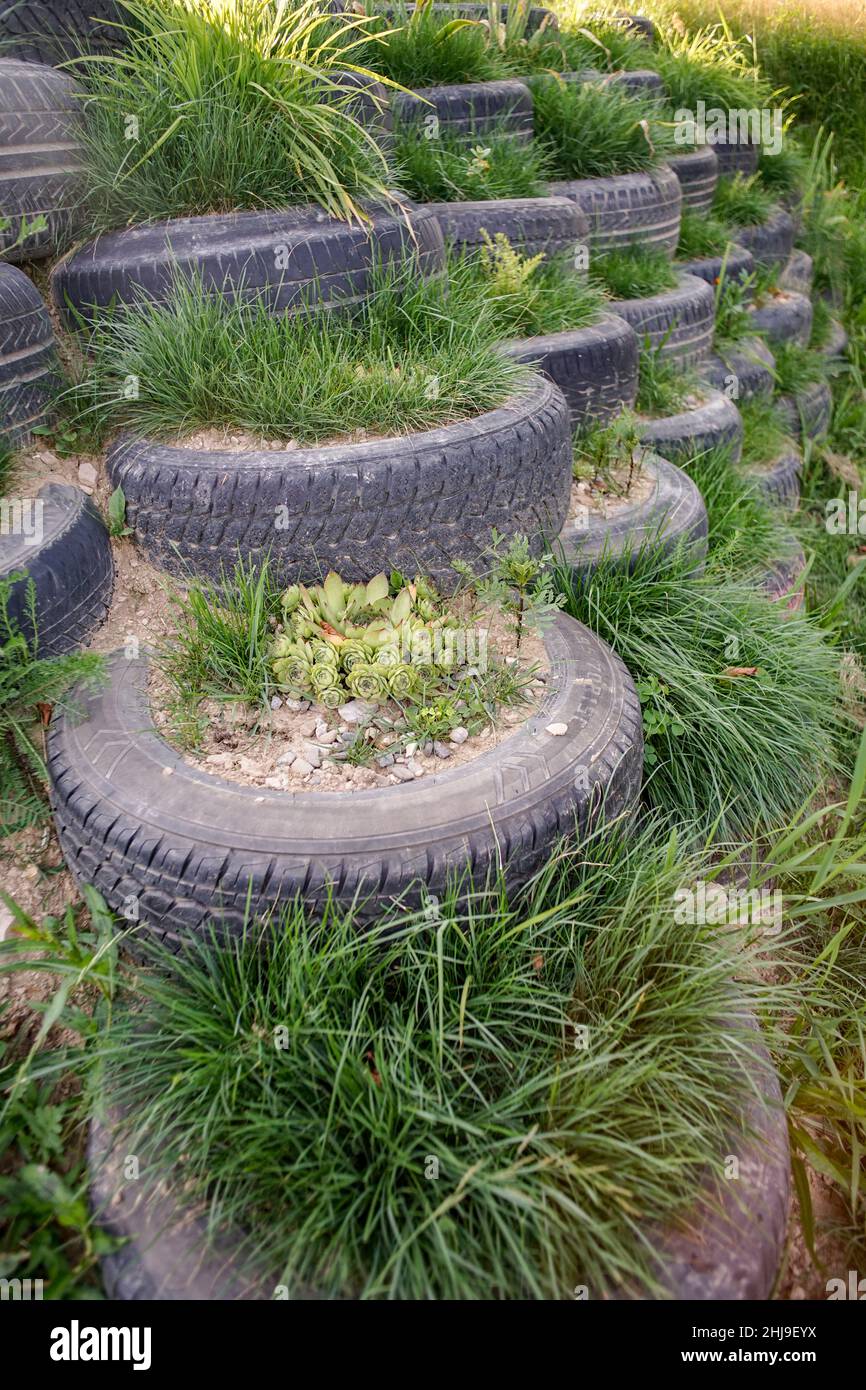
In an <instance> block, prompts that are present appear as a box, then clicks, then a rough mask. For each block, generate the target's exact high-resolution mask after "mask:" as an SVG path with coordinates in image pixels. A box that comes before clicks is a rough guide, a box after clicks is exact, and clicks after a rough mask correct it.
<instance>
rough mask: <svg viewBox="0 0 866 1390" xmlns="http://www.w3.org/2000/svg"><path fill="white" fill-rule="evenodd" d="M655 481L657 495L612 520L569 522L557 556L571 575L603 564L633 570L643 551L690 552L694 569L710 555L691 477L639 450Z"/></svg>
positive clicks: (704, 512) (591, 516)
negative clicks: (643, 549)
mask: <svg viewBox="0 0 866 1390" xmlns="http://www.w3.org/2000/svg"><path fill="white" fill-rule="evenodd" d="M638 452H639V453H640V454H641V457H642V466H643V467H644V468H646V469H647V470H648V471H649V472H650V473H651V474H652V475H653V477H654V479H655V490H654V491H653V492H652V494H651V495H650V496H649V497H647V498H645V499H644V500H643V501H641V502H636V503H635V504H634V505H633V506H631V507H628V508H625V509H623V510H622V511H619V512H616V513H615V514H614V515H613V516H611V517H602V516H599V515H597V514H593V513H590V512H589V511H588V509H587V514H586V515H584V516H582V517H581V518H580V519H579V520H575V519H571V520H569V521H567V522H566V524H565V526H564V527H563V529H562V534H561V535H560V537H559V543H558V545H557V546H556V553H557V554H558V555H559V556H560V557H561V559H562V561H563V562H564V563H565V564H567V565H570V566H571V568H572V570H573V571H576V572H578V573H581V574H586V573H591V572H592V571H593V570H594V569H595V568H596V566H597V565H598V563H599V561H600V560H602V559H604V560H608V561H611V562H616V563H622V564H623V565H625V566H627V567H629V568H630V567H631V566H632V565H633V563H634V561H635V559H636V557H637V555H638V552H639V551H640V549H641V547H643V546H651V547H653V548H655V547H658V548H659V549H660V550H661V552H662V553H663V554H665V555H670V554H673V552H674V551H675V550H677V549H678V547H679V546H681V545H682V546H685V547H687V549H688V553H689V557H690V558H691V560H692V561H693V563H694V567H695V570H696V571H697V570H699V569H702V568H703V563H704V560H705V558H706V553H707V509H706V507H705V505H704V499H703V497H702V496H701V494H700V493H699V491H698V489H697V488H696V487H695V484H694V483H693V482H692V480H691V478H689V477H688V475H687V474H685V473H684V472H683V471H682V469H680V468H677V467H676V466H675V465H674V464H673V463H670V462H669V460H667V459H665V458H661V457H660V456H659V455H658V454H656V453H652V454H648V453H644V452H643V451H642V450H639V451H638Z"/></svg>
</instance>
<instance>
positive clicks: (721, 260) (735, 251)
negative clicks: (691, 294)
mask: <svg viewBox="0 0 866 1390" xmlns="http://www.w3.org/2000/svg"><path fill="white" fill-rule="evenodd" d="M675 266H676V269H677V270H681V271H683V273H684V274H685V275H697V277H698V279H699V280H706V282H707V284H708V285H712V286H713V288H715V286H716V285H717V284H718V282H719V280H720V279H721V277H722V274H724V276H725V279H726V280H731V281H733V280H737V281H742V280H745V279H747V278H748V276H750V275H752V274H753V273H754V270H755V262H754V260H753V258H752V253H751V251H747V250H746V248H745V246H738V245H737V244H736V242H731V243H730V245H729V247H728V250H727V252H726V253H725V254H723V255H721V256H702V257H701V259H700V260H696V261H676V262H675Z"/></svg>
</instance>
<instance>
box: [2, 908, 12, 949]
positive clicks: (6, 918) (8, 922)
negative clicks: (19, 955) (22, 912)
mask: <svg viewBox="0 0 866 1390" xmlns="http://www.w3.org/2000/svg"><path fill="white" fill-rule="evenodd" d="M14 921H15V918H14V917H13V916H12V913H11V912H10V911H9V908H8V907H0V941H3V940H4V939H5V938H6V935H7V934H8V931H9V928H10V927H11V926H12V924H13V922H14Z"/></svg>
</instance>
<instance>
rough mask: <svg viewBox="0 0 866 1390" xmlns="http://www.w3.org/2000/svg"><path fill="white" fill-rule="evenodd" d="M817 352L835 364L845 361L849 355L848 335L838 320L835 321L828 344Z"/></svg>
mask: <svg viewBox="0 0 866 1390" xmlns="http://www.w3.org/2000/svg"><path fill="white" fill-rule="evenodd" d="M816 352H818V354H819V355H820V356H821V357H823V358H825V359H826V360H827V361H828V362H832V363H834V364H838V363H840V362H843V361H844V360H845V357H846V356H847V353H848V334H847V332H846V331H845V329H844V328H843V327H842V324H841V323H840V322H839V320H838V319H833V321H832V323H831V324H830V331H829V333H828V335H827V339H826V342H824V343H823V344H822V345H821V347H819V348H816Z"/></svg>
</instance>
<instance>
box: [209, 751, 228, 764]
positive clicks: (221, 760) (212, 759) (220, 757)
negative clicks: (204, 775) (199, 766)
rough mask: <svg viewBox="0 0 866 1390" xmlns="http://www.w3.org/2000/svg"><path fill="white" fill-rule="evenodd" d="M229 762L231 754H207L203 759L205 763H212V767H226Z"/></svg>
mask: <svg viewBox="0 0 866 1390" xmlns="http://www.w3.org/2000/svg"><path fill="white" fill-rule="evenodd" d="M231 760H232V754H231V753H208V755H207V757H206V758H205V762H206V763H212V764H213V766H214V767H228V765H229V763H230V762H231Z"/></svg>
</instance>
